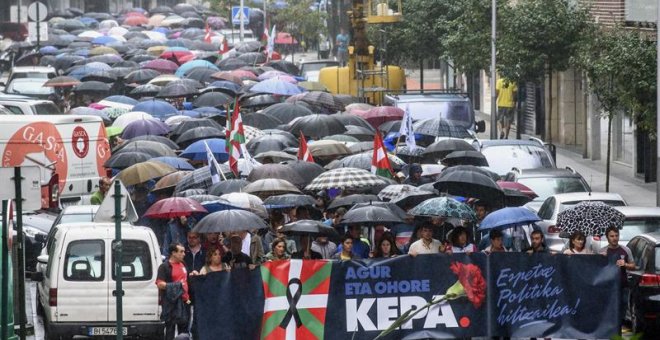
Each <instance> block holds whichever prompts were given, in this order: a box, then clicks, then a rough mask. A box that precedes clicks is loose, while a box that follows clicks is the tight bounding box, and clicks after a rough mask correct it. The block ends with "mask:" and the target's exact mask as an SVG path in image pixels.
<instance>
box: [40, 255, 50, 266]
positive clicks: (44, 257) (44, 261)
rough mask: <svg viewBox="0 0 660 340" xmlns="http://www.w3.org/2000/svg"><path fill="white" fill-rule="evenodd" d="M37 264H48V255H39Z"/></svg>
mask: <svg viewBox="0 0 660 340" xmlns="http://www.w3.org/2000/svg"><path fill="white" fill-rule="evenodd" d="M37 262H39V263H41V264H48V255H39V256H37Z"/></svg>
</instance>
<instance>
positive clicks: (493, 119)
mask: <svg viewBox="0 0 660 340" xmlns="http://www.w3.org/2000/svg"><path fill="white" fill-rule="evenodd" d="M491 7H492V9H491V22H490V35H491V38H490V139H496V138H497V93H496V92H495V81H496V79H497V73H496V70H495V65H496V61H497V59H496V58H497V55H496V49H495V42H496V41H497V0H492V3H491ZM517 128H518V129H519V128H520V127H517Z"/></svg>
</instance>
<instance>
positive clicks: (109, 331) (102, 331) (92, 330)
mask: <svg viewBox="0 0 660 340" xmlns="http://www.w3.org/2000/svg"><path fill="white" fill-rule="evenodd" d="M122 333H123V334H124V335H128V328H126V327H122ZM87 335H89V336H97V335H117V327H89V328H88V329H87Z"/></svg>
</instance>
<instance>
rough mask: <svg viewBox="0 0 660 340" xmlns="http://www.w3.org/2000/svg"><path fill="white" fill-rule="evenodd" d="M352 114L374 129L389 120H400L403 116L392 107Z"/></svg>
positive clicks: (400, 111) (401, 112)
mask: <svg viewBox="0 0 660 340" xmlns="http://www.w3.org/2000/svg"><path fill="white" fill-rule="evenodd" d="M352 113H353V114H354V115H356V116H360V117H362V118H364V120H366V121H367V122H369V124H371V126H373V127H374V128H378V127H379V126H380V125H381V124H383V123H385V122H389V121H391V120H401V119H402V118H403V114H404V112H403V110H402V109H400V108H398V107H394V106H377V107H374V108H371V109H369V110H368V111H362V110H353V112H352Z"/></svg>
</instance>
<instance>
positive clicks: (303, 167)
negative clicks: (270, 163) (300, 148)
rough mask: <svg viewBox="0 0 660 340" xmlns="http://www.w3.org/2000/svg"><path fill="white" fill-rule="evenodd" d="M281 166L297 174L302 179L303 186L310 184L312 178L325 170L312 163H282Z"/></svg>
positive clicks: (298, 161)
mask: <svg viewBox="0 0 660 340" xmlns="http://www.w3.org/2000/svg"><path fill="white" fill-rule="evenodd" d="M282 164H284V165H286V166H288V167H289V168H291V169H292V170H293V171H294V172H295V173H297V174H298V175H299V176H300V177H301V178H302V179H303V182H304V184H305V185H307V184H309V183H311V182H312V180H314V178H316V177H317V176H318V175H320V174H322V173H324V172H325V169H324V168H323V167H322V166H320V165H319V164H316V163H312V162H305V161H300V160H297V161H287V162H282Z"/></svg>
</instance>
